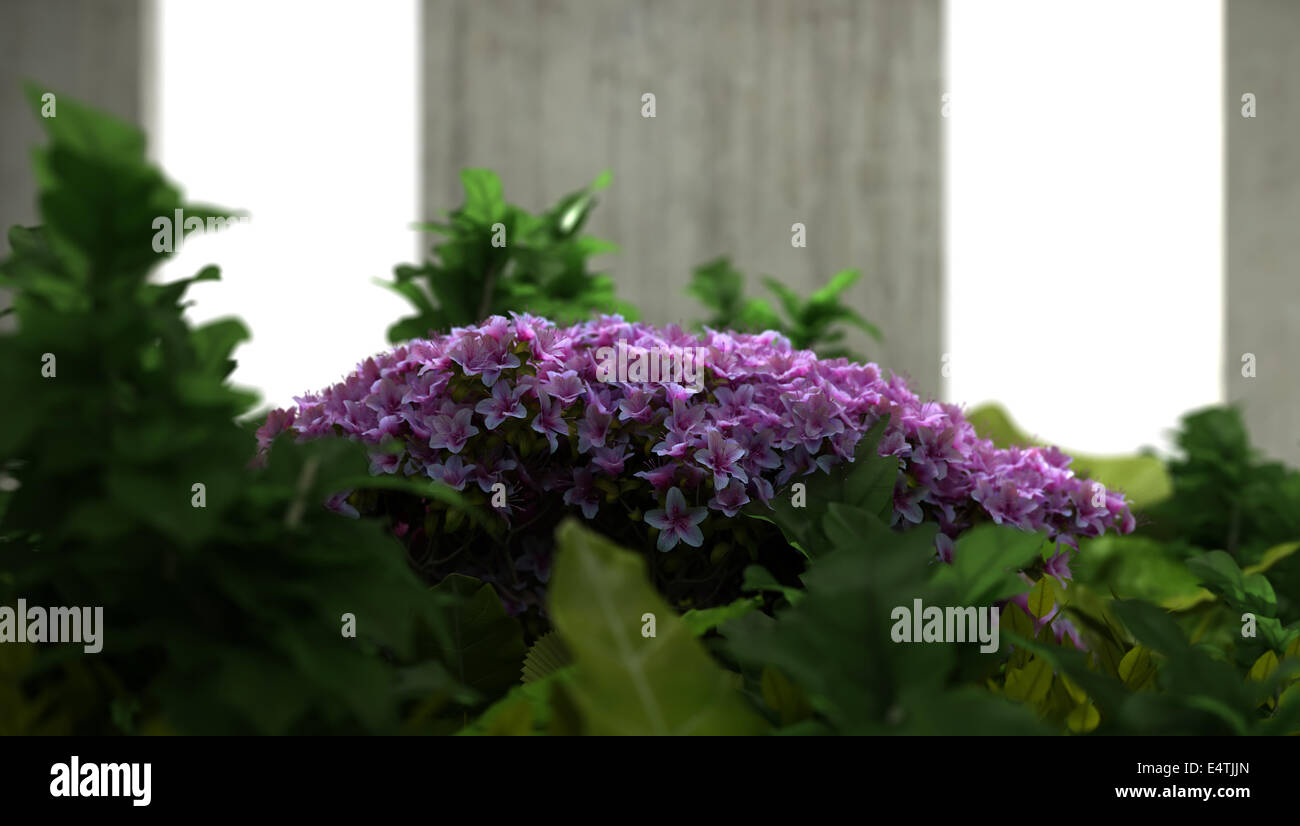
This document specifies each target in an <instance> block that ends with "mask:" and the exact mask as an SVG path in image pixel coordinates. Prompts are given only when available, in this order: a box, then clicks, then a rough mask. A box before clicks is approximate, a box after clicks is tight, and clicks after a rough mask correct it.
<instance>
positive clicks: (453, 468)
mask: <svg viewBox="0 0 1300 826" xmlns="http://www.w3.org/2000/svg"><path fill="white" fill-rule="evenodd" d="M475 467H476V466H475V465H467V464H465V463H464V461H463V460H462V459H461V458H460V457H459V456H452V457H450V458H449V459H447V461H446V462H435V463H433V464H431V465H429V466H428V467H427V468H425V473H427V474H428V476H429V478H430V479H433V480H435V481H438V482H442V483H443V484H444V485H449V486H451V487H453V488H455V489H456V490H464V489H465V483H466V482H468V481H469V479H470V471H472V470H473V469H474V468H475Z"/></svg>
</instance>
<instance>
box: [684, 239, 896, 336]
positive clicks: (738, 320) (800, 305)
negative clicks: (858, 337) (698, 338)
mask: <svg viewBox="0 0 1300 826" xmlns="http://www.w3.org/2000/svg"><path fill="white" fill-rule="evenodd" d="M860 277H861V273H860V272H858V271H857V270H842V271H840V272H838V273H836V274H835V277H834V278H832V279H831V280H830V283H828V284H827V285H826V286H824V287H822V288H821V289H819V290H817V291H816V292H814V293H813V294H812V295H811V296H809V297H808V298H807V299H806V300H805V299H802V298H800V297H799V294H798V293H796V292H795V291H794V290H792V289H790V288H789V287H787V286H786V285H785V284H783V283H781V282H780V281H779V280H777V279H775V278H773V277H771V276H766V275H765V276H763V279H762V280H763V286H765V287H767V289H768V291H769V292H771V293H772V295H773V296H774V297H775V298H776V301H777V303H778V304H779V305H780V307H781V310H782V311H783V313H784V316H782V314H781V313H778V312H776V310H774V309H773V308H772V305H770V304H769V303H768V302H767V301H764V300H763V299H761V298H746V297H745V276H744V275H743V274H742V273H741V272H740V271H739V270H737V269H736V268H735V267H733V266H732V265H731V261H730V259H728V258H725V257H723V258H718V259H715V260H713V261H710V262H708V263H707V264H702V265H701V266H699V267H696V268H695V271H694V272H693V273H692V274H691V283H690V285H689V286H688V287H687V288H686V290H687V292H689V293H690V294H691V295H693V296H695V297H696V298H697V299H699V300H700V303H702V304H703V305H704V306H705V307H707V308H708V309H709V311H710V313H711V314H710V316H709V317H708V318H707V319H705V320H704V322H703V323H704V325H705V326H707V327H711V328H713V329H715V330H736V331H739V332H750V333H758V332H763V331H765V330H775V331H777V332H779V333H781V334H782V335H784V336H786V337H787V338H789V339H790V343H791V344H793V345H794V346H795V347H796V348H798V349H800V350H816V351H817V354H818V355H820V356H821V357H822V358H836V357H838V356H847V357H850V358H855V359H857V360H859V361H860V360H861V359H859V358H857V357H856V356H854V354H853V353H851V352H850V351H849V350H846V349H844V348H843V347H841V346H840V342H841V341H843V339H844V336H845V331H844V330H843V329H842V328H841V326H840V325H844V324H847V325H849V326H852V327H856V328H858V329H859V330H862V331H863V332H865V333H867V334H868V335H870V336H871V337H872V338H873V339H875V340H876V341H880V340H881V337H880V330H879V329H878V328H877V327H876V326H875V325H874V324H872V323H871V322H869V321H867V320H866V319H865V318H863V317H862V316H861V315H859V314H858V313H857V312H856V311H855V310H853V309H852V308H851V307H848V306H847V305H845V304H844V301H843V298H842V296H843V294H844V292H845V291H846V290H848V289H849V288H850V287H852V286H853V285H854V283H856V282H857V280H858V279H859V278H860Z"/></svg>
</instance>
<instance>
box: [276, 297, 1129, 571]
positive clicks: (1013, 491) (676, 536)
mask: <svg viewBox="0 0 1300 826" xmlns="http://www.w3.org/2000/svg"><path fill="white" fill-rule="evenodd" d="M692 354H696V361H699V360H701V359H702V361H703V363H702V364H691V361H692V358H691V356H692ZM647 361H649V362H650V363H651V368H652V369H649V370H647V369H645V365H646V363H647ZM683 362H685V363H686V364H685V369H683V367H682V363H683ZM660 363H662V364H664V365H665V368H664V370H663V371H662V375H661V374H660V371H659V370H657V369H653V368H655V367H657V366H658V365H659V364H660ZM670 364H675V365H676V368H677V369H676V372H672V371H671V370H670V369H669V367H668V366H667V365H670ZM638 365H640V367H641V368H642V369H641V372H640V373H638V372H637V367H638ZM692 367H694V368H695V369H694V370H692V369H691V368H692ZM620 370H622V371H623V372H620ZM692 372H693V373H694V376H692ZM652 375H653V376H655V377H657V378H660V379H661V380H660V381H658V382H653V381H648V380H645V379H646V378H647V377H649V376H652ZM692 378H693V379H694V381H693V382H692V381H691V380H692ZM619 379H624V380H619ZM674 380H675V381H674ZM295 401H296V403H297V404H296V406H294V407H291V408H288V409H286V410H277V411H274V412H273V413H271V415H270V417H269V418H268V420H267V422H266V424H265V426H264V427H263V428H262V429H261V430H260V431H259V439H260V444H261V447H262V448H263V449H265V447H266V445H267V444H268V443H269V440H270V439H272V438H273V437H274V436H275V435H276V434H277V433H279V432H281V431H283V430H285V429H287V428H290V427H292V428H294V429H296V431H297V432H298V434H299V437H300V438H303V439H311V438H318V437H322V436H330V435H336V434H337V435H342V436H345V437H347V438H350V439H354V440H358V441H361V442H364V443H367V444H369V445H371V446H372V453H371V457H372V461H371V470H372V472H373V473H374V474H403V475H408V476H416V475H418V476H428V477H429V478H432V479H435V480H438V481H441V482H443V483H445V484H447V485H449V486H450V487H452V488H455V489H456V490H458V491H473V490H474V489H475V488H477V489H478V490H480V491H481V492H482V493H483V494H484V497H485V498H486V497H488V496H489V495H491V494H493V493H496V494H498V496H496V497H495V498H496V503H495V505H496V508H495V510H496V512H497V513H498V514H499V515H500V517H501V519H503V520H504V521H505V523H506V525H507V527H511V528H512V527H516V526H520V525H525V524H531V523H532V522H533V521H534V520H536V519H537V518H538V517H539V515H540V514H541V513H543V512H544V511H546V510H547V509H548V508H552V509H555V508H554V506H556V505H559V503H561V502H562V503H563V505H567V506H570V507H572V508H575V509H577V510H580V511H581V512H582V514H583V516H584V517H586V518H587V519H589V520H590V519H593V518H595V517H596V516H597V514H598V513H599V512H600V511H601V509H602V508H613V510H614V511H615V512H616V516H617V518H618V519H620V520H624V521H625V520H627V519H628V518H630V519H632V520H634V521H637V522H641V523H643V524H644V525H645V526H646V527H647V528H650V529H653V531H654V532H655V533H657V537H656V541H655V545H656V547H657V548H658V550H660V551H670V550H673V549H674V548H677V547H679V546H680V545H686V546H691V547H700V546H701V545H702V544H703V543H704V539H705V533H704V531H703V530H702V526H706V524H707V523H706V519H707V517H708V514H709V512H710V511H711V512H712V513H713V515H714V519H715V520H716V519H718V518H730V517H734V516H736V515H737V514H738V513H739V512H740V511H741V509H742V508H752V507H755V506H757V507H762V506H763V505H764V504H769V505H770V503H771V502H772V500H773V497H775V496H777V495H778V490H780V489H781V488H782V487H783V486H786V485H787V484H789V483H791V482H793V481H797V480H799V479H800V478H801V477H804V476H808V475H809V474H814V473H818V472H821V473H826V472H829V471H830V469H831V468H832V467H834V466H835V465H838V464H840V463H842V462H846V461H852V459H853V455H854V448H855V445H856V444H857V442H858V440H859V439H860V438H861V437H862V436H863V434H864V433H865V432H866V431H867V429H868V428H870V427H871V426H872V425H873V424H874V423H876V422H877V421H879V420H880V419H881V418H882V417H884V416H888V417H889V423H888V426H887V427H886V428H885V430H884V434H883V437H882V438H881V440H880V442H879V445H878V452H879V453H880V455H881V456H893V457H896V458H897V459H898V461H899V465H900V468H901V470H902V472H901V473H899V474H898V477H897V483H896V486H895V491H894V508H893V516H892V523H893V525H894V526H896V527H905V526H907V525H909V524H915V523H919V522H921V521H923V520H926V521H933V522H937V523H938V524H939V525H940V528H941V532H940V533H939V535H938V540H937V552H938V554H939V555H940V556H941V557H942V558H944V559H950V558H951V554H952V547H953V544H952V540H953V539H954V538H956V537H957V536H958V535H960V533H961V532H962V531H963V530H965V529H966V528H968V527H970V526H971V525H973V524H976V523H978V522H982V521H989V520H991V521H993V522H995V523H998V524H1009V525H1012V526H1015V527H1017V528H1021V529H1023V530H1029V531H1045V532H1047V534H1048V535H1049V537H1050V538H1051V539H1054V540H1056V541H1058V542H1062V543H1065V544H1068V545H1071V546H1073V545H1075V543H1076V537H1080V536H1099V535H1101V534H1102V533H1104V532H1105V531H1106V530H1107V529H1108V528H1116V529H1117V530H1119V531H1120V532H1123V533H1127V532H1129V531H1131V530H1132V529H1133V524H1134V520H1133V516H1132V514H1131V513H1130V511H1129V508H1128V506H1127V505H1126V503H1125V501H1124V497H1123V495H1122V494H1120V493H1118V492H1115V491H1108V490H1106V489H1105V488H1104V487H1103V486H1102V485H1100V484H1098V483H1095V482H1091V481H1088V480H1085V479H1080V478H1078V477H1076V476H1075V475H1074V474H1073V473H1072V472H1071V471H1070V469H1069V463H1070V459H1069V457H1068V456H1065V455H1064V454H1062V453H1061V452H1060V451H1059V450H1056V449H1055V448H1047V449H1044V448H1037V447H1031V448H1024V449H1019V448H1011V449H1007V450H1003V449H998V448H995V447H994V446H993V445H992V443H991V442H989V441H987V440H984V439H980V438H979V437H978V436H977V435H976V433H975V430H974V428H973V427H972V426H971V425H970V424H969V423H968V422H967V421H966V420H965V419H964V418H963V416H962V413H961V411H960V409H959V408H957V407H955V406H953V405H948V404H938V403H934V402H922V401H921V400H920V399H919V398H918V397H917V396H916V395H915V394H914V393H912V392H911V391H910V390H908V388H907V385H906V383H905V382H904V380H903V379H902V378H901V377H899V376H892V377H890V378H888V379H886V378H885V377H884V376H882V374H881V371H880V369H879V368H878V367H877V366H876V365H874V364H857V363H852V362H849V361H847V360H845V359H819V358H817V356H815V355H814V354H813V353H812V352H810V351H806V350H795V349H793V348H792V347H791V345H790V343H789V341H788V340H786V339H785V338H783V337H782V336H780V335H778V334H776V333H772V332H768V333H763V334H758V335H751V334H740V333H730V332H716V331H712V330H709V331H706V332H705V333H704V334H703V335H702V336H698V337H697V336H694V335H690V334H688V333H684V332H682V331H681V330H680V329H678V328H677V327H675V326H669V327H666V328H663V329H657V328H654V327H651V326H648V325H645V324H640V323H632V322H627V321H624V320H623V319H622V318H621V317H618V316H605V317H602V318H600V319H598V320H596V321H590V322H584V323H580V324H576V325H573V326H569V327H561V326H556V325H555V324H552V323H551V322H549V321H547V320H545V319H542V318H538V317H535V316H530V315H514V316H513V317H512V318H506V317H503V316H493V317H491V318H489V319H488V320H486V321H484V322H483V323H482V324H480V325H476V326H469V327H459V328H454V329H452V331H451V332H450V333H449V334H446V335H440V336H437V337H435V338H432V339H427V340H425V339H418V340H414V341H411V342H409V343H407V344H404V345H401V346H399V347H397V348H395V349H393V350H392V351H390V352H387V353H383V354H381V355H378V356H376V357H373V358H369V359H366V361H364V362H362V363H361V364H360V365H359V366H358V367H357V369H356V371H355V372H353V373H352V374H351V375H349V376H348V377H347V378H346V379H345V380H344V381H342V382H340V383H338V384H336V385H334V386H333V387H331V388H329V389H327V390H325V391H323V392H321V393H313V394H308V395H305V396H302V397H299V398H296V399H295ZM498 485H500V487H497V486H498ZM501 494H504V496H502V495H501ZM356 501H357V497H352V501H351V502H349V501H348V500H345V499H344V498H343V496H340V497H337V498H336V499H335V500H333V506H334V507H335V508H336V509H340V510H344V511H347V512H349V513H351V514H354V515H355V514H356V512H357V511H356V508H355V504H356ZM503 505H504V506H503ZM710 521H712V520H710ZM408 529H409V526H408V525H407V524H406V523H405V522H403V521H401V520H398V524H397V526H396V530H398V532H399V533H405V532H406V531H407V530H408ZM429 533H430V534H432V531H430V532H429ZM543 556H544V553H543ZM515 563H516V564H515V566H514V567H515V569H516V570H518V569H519V568H520V566H523V568H526V569H529V570H531V571H533V572H534V574H536V575H539V578H540V580H541V581H542V582H544V581H545V572H546V568H547V564H548V563H547V560H546V559H544V558H536V554H525V555H524V558H521V559H517V560H515ZM1056 566H1057V567H1058V568H1060V569H1064V561H1063V560H1061V561H1058V562H1057V563H1056ZM480 573H482V574H483V575H485V576H487V577H488V578H490V579H496V580H498V581H499V580H500V579H501V577H500V576H499V575H497V576H493V575H492V574H490V573H485V572H480ZM1067 573H1068V572H1067Z"/></svg>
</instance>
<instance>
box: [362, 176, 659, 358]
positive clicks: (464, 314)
mask: <svg viewBox="0 0 1300 826" xmlns="http://www.w3.org/2000/svg"><path fill="white" fill-rule="evenodd" d="M460 179H461V183H462V185H463V186H464V187H465V202H464V203H463V204H461V206H460V207H459V208H457V209H455V210H452V211H450V212H449V213H447V218H446V220H445V221H444V222H432V223H426V224H421V225H420V227H421V228H422V229H424V230H426V231H428V232H432V233H436V234H438V235H441V236H443V239H442V240H441V241H439V242H438V243H436V244H434V246H433V257H432V258H431V259H430V260H429V261H427V262H425V263H424V264H421V265H409V264H403V265H400V266H398V267H397V268H396V269H395V270H394V272H393V280H392V281H387V282H380V283H382V284H383V285H384V286H386V287H388V288H389V289H391V290H393V291H394V292H396V293H397V294H398V295H401V296H403V297H404V298H406V299H407V300H408V301H409V302H410V303H411V305H412V306H413V307H414V308H415V311H416V312H415V313H414V314H413V315H410V316H407V317H405V318H403V319H401V320H400V321H398V322H397V323H396V324H394V325H393V326H391V327H390V328H389V330H388V336H389V340H390V341H392V342H393V343H399V342H403V341H407V340H409V339H412V338H423V337H426V336H428V335H429V334H430V333H431V331H435V330H437V331H444V332H445V331H446V330H449V329H450V328H452V327H459V326H464V325H467V324H474V323H477V322H479V321H482V320H483V319H485V318H487V317H488V316H490V315H504V314H505V313H507V312H510V311H511V310H517V311H521V312H523V311H527V312H532V313H536V314H539V315H545V316H547V317H548V318H552V319H554V320H556V321H560V322H565V323H568V322H574V321H580V320H582V319H586V318H589V317H590V316H591V315H592V314H593V313H595V312H601V313H620V314H622V315H623V316H625V317H627V318H635V317H636V312H635V310H634V309H633V308H632V307H631V305H629V304H626V303H623V302H621V301H618V300H617V299H615V297H614V283H613V281H612V280H611V279H610V278H609V276H607V275H604V274H601V273H594V272H591V271H590V270H589V269H588V264H589V261H588V259H590V258H591V257H593V256H596V255H600V254H602V253H607V252H613V251H615V250H617V249H618V247H617V246H616V245H614V244H612V243H610V242H608V241H602V240H600V239H598V238H593V237H592V236H589V235H583V234H582V227H583V225H584V224H585V223H586V221H587V217H588V215H590V213H591V209H592V207H593V206H595V204H596V198H595V193H596V192H597V191H599V190H600V189H603V188H604V187H605V186H607V185H608V183H609V180H610V178H609V174H608V173H605V174H602V175H601V176H600V177H599V178H597V179H596V180H595V182H593V183H592V184H591V186H589V187H586V188H585V189H581V190H579V191H577V192H573V193H570V194H569V195H566V196H565V197H563V198H561V199H560V200H559V202H557V203H556V204H555V205H554V206H552V207H551V208H550V209H547V210H546V211H545V212H543V213H541V214H540V215H534V214H532V213H530V212H528V211H527V210H524V209H522V208H521V207H518V206H515V205H514V204H510V203H507V202H506V201H505V199H504V195H503V190H502V187H501V179H500V178H498V177H497V174H496V173H495V172H493V171H491V170H489V169H465V170H462V171H461V174H460Z"/></svg>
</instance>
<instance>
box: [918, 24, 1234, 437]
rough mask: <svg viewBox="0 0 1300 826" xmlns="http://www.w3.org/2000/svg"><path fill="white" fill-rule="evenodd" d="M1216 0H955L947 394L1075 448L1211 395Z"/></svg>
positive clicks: (1138, 427) (1216, 247)
mask: <svg viewBox="0 0 1300 826" xmlns="http://www.w3.org/2000/svg"><path fill="white" fill-rule="evenodd" d="M1222 19H1223V14H1222V6H1221V2H1220V1H1219V0H1052V2H1042V0H978V2H975V1H973V0H949V2H948V4H947V31H946V48H947V54H946V60H947V66H946V76H947V78H948V89H949V91H950V93H951V95H952V99H951V103H952V109H951V112H950V116H949V117H948V119H947V121H946V126H947V136H946V141H947V147H946V148H947V163H948V166H947V170H946V185H947V192H946V216H945V220H946V232H947V249H946V251H945V252H946V256H947V261H948V272H947V285H946V307H945V314H946V324H945V344H944V347H943V349H944V350H945V351H947V352H948V353H949V354H950V364H951V365H952V367H951V378H950V382H949V395H950V400H952V401H956V402H962V403H969V404H978V403H980V402H983V401H988V400H996V401H999V402H1001V403H1002V404H1004V405H1005V406H1006V408H1007V409H1008V411H1009V412H1010V413H1011V415H1012V416H1013V418H1015V419H1016V420H1017V421H1018V422H1019V424H1020V425H1021V426H1022V427H1024V428H1025V429H1026V430H1028V431H1029V432H1030V433H1032V434H1036V435H1038V436H1041V437H1042V438H1045V439H1047V440H1049V441H1052V442H1054V443H1057V444H1061V445H1063V446H1065V447H1067V448H1072V449H1075V450H1078V451H1080V452H1092V453H1118V452H1128V451H1131V450H1133V449H1136V448H1139V447H1141V446H1142V445H1145V444H1151V445H1154V446H1157V447H1162V448H1164V447H1167V434H1166V430H1167V429H1168V428H1169V427H1171V426H1172V425H1173V424H1174V423H1175V422H1176V421H1177V420H1178V418H1179V416H1180V415H1181V414H1182V413H1184V412H1185V411H1187V410H1188V409H1190V408H1194V407H1199V406H1202V405H1205V404H1210V403H1214V402H1216V401H1218V400H1220V399H1221V397H1222V395H1223V391H1222V378H1221V377H1222V375H1223V362H1222V357H1221V353H1222V346H1221V345H1222V339H1223V333H1222V315H1223V314H1222V285H1223V276H1222V255H1223V253H1222V250H1223V240H1222V231H1221V215H1222V201H1223V195H1222V188H1223V187H1222V119H1221V112H1222V108H1221V106H1222V104H1221V101H1222V100H1223V97H1222V94H1221V88H1222V82H1223V81H1222V75H1223V65H1222V63H1223V61H1222V54H1223V49H1222V34H1223V32H1222Z"/></svg>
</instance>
